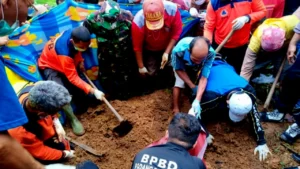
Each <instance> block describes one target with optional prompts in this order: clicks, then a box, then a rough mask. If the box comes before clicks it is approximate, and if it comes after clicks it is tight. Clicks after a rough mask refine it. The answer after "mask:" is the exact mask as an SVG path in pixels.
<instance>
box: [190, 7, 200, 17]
mask: <svg viewBox="0 0 300 169" xmlns="http://www.w3.org/2000/svg"><path fill="white" fill-rule="evenodd" d="M190 15H191V16H192V17H198V16H199V13H198V11H197V9H196V8H191V9H190Z"/></svg>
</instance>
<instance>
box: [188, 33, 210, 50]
mask: <svg viewBox="0 0 300 169" xmlns="http://www.w3.org/2000/svg"><path fill="white" fill-rule="evenodd" d="M200 39H202V40H204V41H205V42H206V44H207V49H208V50H209V48H210V42H209V40H208V39H207V38H205V37H203V36H196V37H194V39H193V40H192V41H191V43H190V46H189V51H190V53H192V49H193V48H194V46H195V43H196V42H197V41H198V40H200Z"/></svg>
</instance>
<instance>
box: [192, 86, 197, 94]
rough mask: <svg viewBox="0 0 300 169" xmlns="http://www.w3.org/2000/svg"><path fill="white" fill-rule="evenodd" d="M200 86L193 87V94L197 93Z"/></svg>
mask: <svg viewBox="0 0 300 169" xmlns="http://www.w3.org/2000/svg"><path fill="white" fill-rule="evenodd" d="M197 90H198V86H195V87H194V88H192V92H193V95H197Z"/></svg>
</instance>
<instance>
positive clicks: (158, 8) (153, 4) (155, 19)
mask: <svg viewBox="0 0 300 169" xmlns="http://www.w3.org/2000/svg"><path fill="white" fill-rule="evenodd" d="M143 10H144V15H145V20H146V26H147V28H148V29H150V30H158V29H161V28H162V27H163V26H164V10H165V8H164V4H163V1H162V0H145V1H144V3H143Z"/></svg>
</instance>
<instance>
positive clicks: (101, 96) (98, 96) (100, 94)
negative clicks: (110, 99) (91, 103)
mask: <svg viewBox="0 0 300 169" xmlns="http://www.w3.org/2000/svg"><path fill="white" fill-rule="evenodd" d="M94 95H95V97H96V98H97V99H98V100H101V101H102V100H103V98H104V93H103V92H101V91H100V90H97V89H95V91H94Z"/></svg>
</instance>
